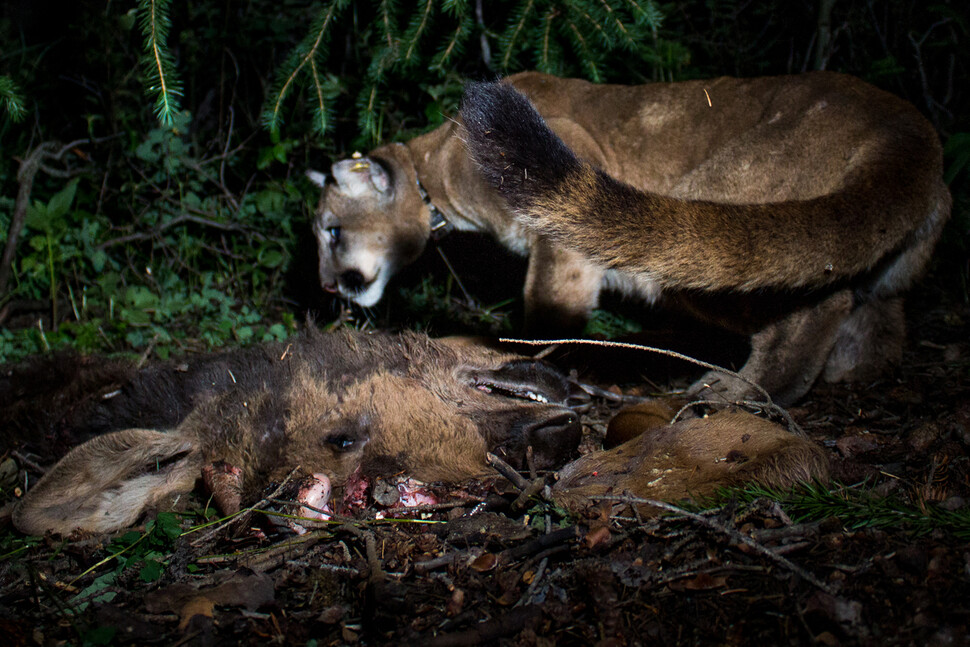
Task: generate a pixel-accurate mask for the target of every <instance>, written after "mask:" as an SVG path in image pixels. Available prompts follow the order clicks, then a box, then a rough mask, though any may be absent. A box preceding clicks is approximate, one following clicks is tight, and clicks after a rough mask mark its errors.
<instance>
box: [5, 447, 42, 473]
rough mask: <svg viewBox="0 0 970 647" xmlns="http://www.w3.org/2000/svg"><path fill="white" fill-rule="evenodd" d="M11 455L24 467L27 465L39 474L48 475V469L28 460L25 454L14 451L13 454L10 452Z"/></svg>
mask: <svg viewBox="0 0 970 647" xmlns="http://www.w3.org/2000/svg"><path fill="white" fill-rule="evenodd" d="M10 455H11V456H13V457H14V458H16V459H17V460H18V461H20V462H21V463H23V464H24V465H26V466H27V467H29V468H30V469H32V470H34V471H35V472H37V473H38V474H41V475H43V474H46V473H47V468H46V467H41V466H40V465H38V464H37V463H36V462H34V461H32V460H31V459H29V458H27V457H26V456H24V455H23V454H21V453H20V452H18V451H17V450H16V449H15V450H13V451H12V452H10Z"/></svg>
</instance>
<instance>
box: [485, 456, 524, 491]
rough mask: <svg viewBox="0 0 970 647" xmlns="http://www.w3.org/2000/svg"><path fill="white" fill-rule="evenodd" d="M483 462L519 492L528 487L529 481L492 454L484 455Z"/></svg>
mask: <svg viewBox="0 0 970 647" xmlns="http://www.w3.org/2000/svg"><path fill="white" fill-rule="evenodd" d="M485 462H487V463H488V464H489V465H491V466H492V467H494V468H495V469H496V471H498V473H499V474H501V475H502V476H504V477H505V478H507V479H508V480H509V482H511V483H512V485H514V486H515V487H516V488H518V489H519V490H525V489H526V488H527V487H529V481H527V480H526V479H525V477H524V476H522V475H521V474H519V473H518V472H517V471H516V470H515V468H514V467H512V466H511V465H509V464H508V463H506V462H505V461H503V460H502V459H501V458H499V457H498V456H496V455H495V454H493V453H492V452H488V453H487V454H485Z"/></svg>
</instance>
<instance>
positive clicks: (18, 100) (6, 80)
mask: <svg viewBox="0 0 970 647" xmlns="http://www.w3.org/2000/svg"><path fill="white" fill-rule="evenodd" d="M0 105H3V109H4V111H5V112H6V113H7V116H8V117H10V119H11V120H12V121H23V120H24V117H26V116H27V108H26V107H25V106H24V97H23V95H22V94H21V93H20V88H18V87H17V84H16V83H14V80H13V79H11V78H10V77H9V76H0Z"/></svg>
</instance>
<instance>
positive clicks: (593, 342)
mask: <svg viewBox="0 0 970 647" xmlns="http://www.w3.org/2000/svg"><path fill="white" fill-rule="evenodd" d="M499 341H500V342H502V343H504V344H525V345H527V346H548V345H550V344H576V345H581V346H602V347H604V348H625V349H628V350H643V351H647V352H648V353H657V354H659V355H666V356H667V357H673V358H674V359H679V360H683V361H685V362H690V363H691V364H696V365H697V366H700V367H702V368H706V369H708V370H711V371H717V372H718V373H723V374H724V375H729V376H731V377H733V378H736V379H738V380H741V381H742V382H744V383H745V384H747V385H748V386H751V387H754V389H755V390H756V391H758V393H760V394H761V395H763V396H764V397H765V401H764V402H756V403H754V405H755V406H757V407H759V408H768V409H771V410H772V411H775V412H777V413H778V414H780V415H781V416H782V417H783V418H784V419H785V422H787V423H788V425H789V428H790V430H791V431H792V432H793V433H795V434H797V435H799V436H804V435H805V432H804V431H802V429H801V427H799V426H798V425H797V424H795V421H794V420H793V419H792V417H791V414H789V413H788V411H787V410H786V409H784V408H782V407H780V406H778V405H777V404H775V403H774V401H773V400H772V399H771V396H770V395H769V394H768V392H767V391H766V390H765V389H764V387H762V386H761V385H760V384H758V383H756V382H753V381H752V380H749V379H748V378H746V377H745V376H743V375H741V374H740V373H738V372H736V371H732V370H730V369H727V368H724V367H723V366H718V365H716V364H711V363H710V362H705V361H703V360H699V359H695V358H693V357H691V356H690V355H684V354H683V353H678V352H677V351H674V350H667V349H665V348H657V347H655V346H646V345H644V344H631V343H629V342H621V341H602V340H599V339H511V338H508V337H500V338H499ZM705 403H710V404H736V405H748V406H750V405H751V403H750V402H749V401H747V400H743V401H740V402H734V403H725V402H710V401H707V400H698V401H696V402H691V403H690V404H688V405H686V406H685V407H684V409H686V408H687V407H690V406H693V405H695V404H705ZM681 411H683V409H681ZM677 415H678V416H679V415H680V412H678V413H677ZM676 419H677V418H676V417H674V420H676Z"/></svg>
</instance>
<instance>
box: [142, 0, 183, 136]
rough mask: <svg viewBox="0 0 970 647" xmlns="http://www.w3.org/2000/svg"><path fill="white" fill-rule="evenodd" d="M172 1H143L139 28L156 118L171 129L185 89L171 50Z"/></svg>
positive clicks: (147, 80)
mask: <svg viewBox="0 0 970 647" xmlns="http://www.w3.org/2000/svg"><path fill="white" fill-rule="evenodd" d="M170 5H171V0H139V1H138V14H139V17H140V20H139V26H140V28H141V32H142V36H144V37H145V45H144V49H145V52H144V54H143V56H142V66H143V67H144V74H145V80H146V83H147V86H146V90H147V92H148V93H149V95H154V96H155V97H156V98H155V115H156V116H157V117H158V120H159V122H161V123H162V124H164V125H166V126H170V125H172V124H173V123H174V121H175V115H176V113H177V112H178V111H179V98H180V97H181V96H182V85H181V83H180V82H179V80H178V76H177V75H176V73H175V62H174V60H173V57H172V54H171V51H170V50H169V46H168V32H169V29H171V26H172V21H171V18H170V16H169V9H170Z"/></svg>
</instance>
